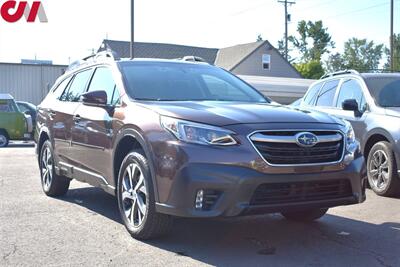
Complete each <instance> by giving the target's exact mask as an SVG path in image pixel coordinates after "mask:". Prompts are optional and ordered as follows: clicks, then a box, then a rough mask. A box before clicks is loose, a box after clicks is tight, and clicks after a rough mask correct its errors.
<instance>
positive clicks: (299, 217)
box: [281, 209, 328, 222]
mask: <svg viewBox="0 0 400 267" xmlns="http://www.w3.org/2000/svg"><path fill="white" fill-rule="evenodd" d="M327 212H328V209H309V210H302V211H289V212H282V213H281V214H282V216H283V217H285V218H286V219H287V220H289V221H297V222H312V221H315V220H318V219H319V218H321V217H322V216H324V215H325V214H326V213H327Z"/></svg>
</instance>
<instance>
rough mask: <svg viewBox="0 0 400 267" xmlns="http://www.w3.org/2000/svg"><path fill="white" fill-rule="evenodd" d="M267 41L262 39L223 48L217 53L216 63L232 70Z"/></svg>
mask: <svg viewBox="0 0 400 267" xmlns="http://www.w3.org/2000/svg"><path fill="white" fill-rule="evenodd" d="M266 42H267V41H260V42H254V43H248V44H240V45H235V46H231V47H227V48H222V49H220V50H219V52H218V54H217V58H216V60H215V65H217V66H220V67H222V68H224V69H227V70H232V69H234V68H235V67H236V66H237V65H238V64H240V63H241V62H242V61H243V60H245V59H246V58H247V57H248V56H250V55H251V54H252V53H253V52H254V51H256V50H257V49H258V48H259V47H260V46H262V45H264V44H265V43H266Z"/></svg>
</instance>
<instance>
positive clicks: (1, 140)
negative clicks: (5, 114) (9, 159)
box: [0, 130, 9, 147]
mask: <svg viewBox="0 0 400 267" xmlns="http://www.w3.org/2000/svg"><path fill="white" fill-rule="evenodd" d="M8 142H9V138H8V135H7V133H6V132H4V131H2V130H0V147H7V146H8Z"/></svg>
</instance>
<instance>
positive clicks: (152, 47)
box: [99, 40, 218, 64]
mask: <svg viewBox="0 0 400 267" xmlns="http://www.w3.org/2000/svg"><path fill="white" fill-rule="evenodd" d="M107 48H110V49H111V50H113V51H115V52H117V53H118V55H119V56H120V57H121V58H128V57H130V42H125V41H114V40H104V41H103V44H102V46H101V47H100V49H99V51H102V50H105V49H107ZM134 51H135V57H137V58H164V59H175V58H183V57H185V56H197V57H201V58H203V59H204V60H205V61H207V62H208V63H211V64H214V62H215V58H216V57H217V53H218V49H216V48H203V47H195V46H186V45H175V44H162V43H142V42H137V43H135V44H134Z"/></svg>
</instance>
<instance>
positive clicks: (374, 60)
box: [326, 38, 383, 72]
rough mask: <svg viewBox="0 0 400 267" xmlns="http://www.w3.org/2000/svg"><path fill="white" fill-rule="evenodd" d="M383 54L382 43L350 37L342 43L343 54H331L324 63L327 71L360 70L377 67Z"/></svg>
mask: <svg viewBox="0 0 400 267" xmlns="http://www.w3.org/2000/svg"><path fill="white" fill-rule="evenodd" d="M382 55H383V44H375V43H374V41H367V39H357V38H351V39H349V40H348V41H347V42H345V43H344V52H343V54H339V53H337V54H334V55H331V56H330V57H329V59H328V61H327V63H326V65H327V69H328V70H329V71H337V70H341V69H354V70H358V71H360V72H366V71H374V70H377V69H378V68H379V63H380V61H381V59H382Z"/></svg>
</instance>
